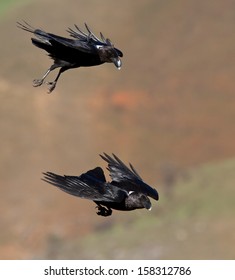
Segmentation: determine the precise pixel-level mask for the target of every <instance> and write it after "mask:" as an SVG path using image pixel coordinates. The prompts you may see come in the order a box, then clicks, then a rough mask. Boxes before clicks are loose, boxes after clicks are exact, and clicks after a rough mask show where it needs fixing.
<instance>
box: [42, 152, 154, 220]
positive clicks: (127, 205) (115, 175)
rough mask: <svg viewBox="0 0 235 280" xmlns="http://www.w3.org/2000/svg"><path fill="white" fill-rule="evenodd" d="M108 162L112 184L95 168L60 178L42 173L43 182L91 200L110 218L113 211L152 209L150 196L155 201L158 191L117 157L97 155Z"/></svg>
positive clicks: (49, 173) (100, 211)
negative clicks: (78, 174) (77, 174)
mask: <svg viewBox="0 0 235 280" xmlns="http://www.w3.org/2000/svg"><path fill="white" fill-rule="evenodd" d="M100 156H101V158H102V159H103V160H105V161H106V162H107V163H108V167H107V169H108V170H109V172H110V177H111V178H112V181H111V182H107V181H106V179H105V175H104V172H103V170H102V168H100V167H96V168H94V169H92V170H89V171H88V172H86V173H83V174H82V175H80V176H67V175H64V176H61V175H57V174H55V173H52V172H45V173H43V175H44V178H43V179H42V180H43V181H45V182H47V183H49V184H52V185H54V186H56V187H58V188H59V189H61V190H62V191H64V192H67V193H68V194H71V195H74V196H78V197H81V198H86V199H89V200H93V201H94V202H95V203H96V204H97V207H96V208H98V212H97V214H98V215H101V216H110V215H111V214H112V209H115V210H123V211H130V210H135V209H141V208H146V209H148V210H151V202H150V199H149V197H151V198H153V199H155V200H158V192H157V191H156V190H155V189H153V188H151V187H150V186H148V185H147V184H146V183H144V182H143V180H142V179H141V177H140V176H139V174H138V173H137V172H136V170H135V169H134V167H133V166H132V165H131V164H130V168H129V167H127V166H126V165H125V164H124V163H123V162H122V161H121V160H120V159H119V158H118V157H117V156H115V155H114V154H113V157H111V156H109V155H107V154H106V153H104V154H103V155H100Z"/></svg>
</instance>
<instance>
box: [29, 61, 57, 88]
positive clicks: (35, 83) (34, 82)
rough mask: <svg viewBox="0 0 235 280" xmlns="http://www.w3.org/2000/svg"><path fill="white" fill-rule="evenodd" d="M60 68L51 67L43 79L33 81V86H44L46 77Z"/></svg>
mask: <svg viewBox="0 0 235 280" xmlns="http://www.w3.org/2000/svg"><path fill="white" fill-rule="evenodd" d="M57 67H58V66H57V65H56V64H53V65H51V67H50V68H49V69H48V70H47V71H46V73H45V74H44V75H43V77H42V78H41V79H35V80H33V86H34V87H39V86H41V85H42V84H43V82H44V80H45V79H46V77H47V76H48V75H49V74H50V72H51V71H52V70H54V69H56V68H57Z"/></svg>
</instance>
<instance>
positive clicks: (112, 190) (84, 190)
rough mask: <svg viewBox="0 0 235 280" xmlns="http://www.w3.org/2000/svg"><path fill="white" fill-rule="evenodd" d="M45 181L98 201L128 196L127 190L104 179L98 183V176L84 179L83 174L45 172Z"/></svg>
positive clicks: (116, 200) (114, 200) (120, 198)
mask: <svg viewBox="0 0 235 280" xmlns="http://www.w3.org/2000/svg"><path fill="white" fill-rule="evenodd" d="M43 175H44V178H42V180H43V181H45V182H47V183H49V184H51V185H54V186H56V187H57V188H59V189H60V190H62V191H64V192H66V193H68V194H70V195H74V196H78V197H80V198H85V199H89V200H93V201H97V202H120V201H122V200H123V199H124V198H125V197H126V196H127V194H126V192H124V191H122V190H120V189H119V188H118V187H116V186H112V185H111V184H108V185H107V184H106V183H104V182H102V181H100V182H99V184H98V183H97V178H96V179H94V180H93V179H92V178H91V177H90V180H88V178H86V180H85V182H84V181H83V178H82V175H84V174H82V175H81V176H66V175H64V176H61V175H58V174H55V173H52V172H45V173H43Z"/></svg>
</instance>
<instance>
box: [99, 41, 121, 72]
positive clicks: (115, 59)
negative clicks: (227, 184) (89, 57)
mask: <svg viewBox="0 0 235 280" xmlns="http://www.w3.org/2000/svg"><path fill="white" fill-rule="evenodd" d="M105 42H106V44H105V45H97V46H96V48H97V49H98V53H99V57H100V60H101V61H102V62H108V63H114V65H115V66H116V67H117V69H118V70H120V69H121V66H122V61H121V59H120V57H122V56H123V54H122V52H121V51H120V50H118V49H116V48H114V45H113V44H112V42H111V41H110V40H109V39H106V40H105Z"/></svg>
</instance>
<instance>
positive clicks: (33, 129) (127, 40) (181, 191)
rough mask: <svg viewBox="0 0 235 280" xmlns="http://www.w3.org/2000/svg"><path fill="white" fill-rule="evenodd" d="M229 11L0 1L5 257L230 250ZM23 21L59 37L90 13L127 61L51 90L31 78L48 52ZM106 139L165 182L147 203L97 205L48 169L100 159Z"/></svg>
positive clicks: (77, 73) (213, 2)
mask: <svg viewBox="0 0 235 280" xmlns="http://www.w3.org/2000/svg"><path fill="white" fill-rule="evenodd" d="M234 11H235V2H234V1H232V0H224V1H220V0H208V1H204V0H197V1H194V0H178V1H175V0H168V1H160V0H145V1H134V0H119V1H114V0H102V1H95V0H91V1H87V0H66V1H57V0H50V1H48V0H41V1H35V0H27V1H26V0H24V1H15V0H11V1H9V0H1V1H0V34H1V43H0V56H1V67H0V147H1V156H0V213H1V216H0V228H1V230H0V258H1V259H234V258H235V248H234V247H235V245H234V244H235V234H234V232H235V220H234V213H235V188H234V187H235V141H234V139H235V78H234V77H235V13H234ZM21 20H25V21H27V22H29V23H30V24H31V25H33V26H34V27H36V28H38V27H40V28H42V29H44V30H46V31H49V32H52V33H55V34H59V35H62V36H67V35H68V34H67V33H66V29H67V27H72V26H73V24H74V23H76V24H77V25H79V26H80V27H83V24H84V22H87V23H88V25H89V26H90V27H91V29H92V30H93V31H94V33H95V34H99V32H100V31H102V32H103V34H104V35H105V36H106V37H109V38H110V39H111V40H112V41H113V42H114V44H115V46H116V47H117V48H120V49H121V50H122V51H123V53H124V57H123V67H122V69H121V70H120V71H118V70H116V68H115V67H114V66H113V65H112V64H105V65H102V66H99V67H93V68H80V69H75V70H70V71H68V72H66V73H64V74H63V75H62V77H61V79H60V80H59V82H58V85H57V88H56V90H55V91H54V92H53V93H52V94H50V95H48V94H47V93H46V91H47V88H46V86H41V87H40V88H33V87H32V80H33V79H34V78H39V77H41V75H42V74H43V73H44V72H45V70H46V69H47V68H48V67H49V66H50V65H51V62H52V61H50V59H49V58H48V57H47V55H46V53H45V52H44V51H42V50H40V49H37V48H35V47H34V46H33V45H32V44H31V41H30V37H31V35H30V34H29V33H26V32H24V31H22V30H20V29H18V28H17V27H16V22H17V21H21ZM55 75H56V73H53V74H51V75H50V76H49V79H50V80H52V79H53V78H54V76H55ZM102 152H106V153H109V154H111V153H115V154H116V155H118V156H119V157H120V158H121V159H122V160H123V161H124V162H126V163H128V162H131V163H132V164H133V165H134V167H135V168H136V169H137V171H138V172H139V173H140V175H141V176H142V177H143V179H144V180H145V182H147V183H148V184H150V185H151V186H153V187H155V188H157V189H158V191H159V193H160V200H159V202H155V201H152V202H153V209H152V211H151V212H148V211H145V210H136V211H133V212H117V211H114V212H113V215H112V216H111V217H107V218H103V217H99V216H97V215H96V211H95V204H94V203H93V202H90V201H86V200H82V199H77V198H76V197H72V196H69V195H67V194H65V193H63V192H60V191H59V190H57V189H56V188H53V186H50V185H48V184H46V183H44V182H43V181H41V177H42V172H43V171H53V172H56V173H59V174H67V175H80V174H81V173H83V172H85V171H87V170H89V169H92V168H94V167H96V166H101V167H102V168H104V169H105V163H104V162H103V161H102V160H101V158H100V157H99V154H100V153H102ZM106 177H107V179H109V177H108V173H107V172H106Z"/></svg>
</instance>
